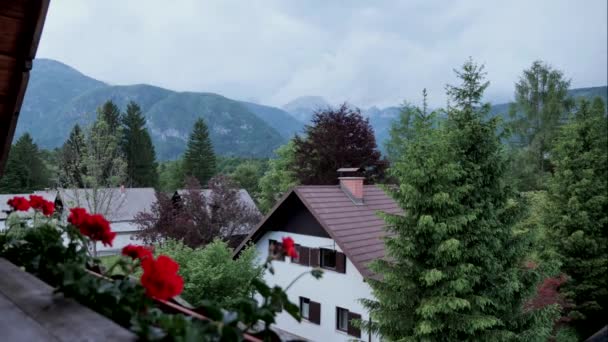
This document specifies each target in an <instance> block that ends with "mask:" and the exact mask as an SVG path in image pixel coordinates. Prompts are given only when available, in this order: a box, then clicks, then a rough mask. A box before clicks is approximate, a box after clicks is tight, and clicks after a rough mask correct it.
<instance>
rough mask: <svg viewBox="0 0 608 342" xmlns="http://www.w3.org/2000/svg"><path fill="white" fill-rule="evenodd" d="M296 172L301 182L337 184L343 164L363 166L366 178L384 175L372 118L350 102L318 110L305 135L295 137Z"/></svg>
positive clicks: (376, 178) (374, 178)
mask: <svg viewBox="0 0 608 342" xmlns="http://www.w3.org/2000/svg"><path fill="white" fill-rule="evenodd" d="M294 151H295V153H294V156H295V157H294V164H293V171H294V172H295V174H296V177H297V179H298V181H299V182H300V183H301V184H314V185H329V184H337V178H338V173H337V171H336V170H338V169H339V168H341V167H360V168H363V169H364V170H365V175H366V177H367V180H368V181H370V182H374V181H376V180H380V179H382V178H383V175H384V170H385V168H386V162H385V161H383V160H381V155H380V151H379V150H378V148H377V146H376V138H375V137H374V131H373V129H372V127H371V125H370V124H369V119H364V118H363V116H362V115H361V111H360V110H359V109H353V108H351V107H349V106H348V105H347V104H342V105H341V106H339V107H338V108H335V109H332V108H328V109H324V110H320V111H317V112H316V113H315V114H314V115H313V118H312V124H311V125H309V126H306V131H305V135H304V136H296V137H295V139H294Z"/></svg>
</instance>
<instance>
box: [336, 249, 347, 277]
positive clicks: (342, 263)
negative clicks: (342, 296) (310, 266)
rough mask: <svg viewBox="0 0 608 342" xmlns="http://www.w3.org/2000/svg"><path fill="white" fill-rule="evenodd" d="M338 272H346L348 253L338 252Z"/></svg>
mask: <svg viewBox="0 0 608 342" xmlns="http://www.w3.org/2000/svg"><path fill="white" fill-rule="evenodd" d="M336 272H338V273H346V255H344V253H340V252H336Z"/></svg>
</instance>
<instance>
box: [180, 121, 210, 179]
mask: <svg viewBox="0 0 608 342" xmlns="http://www.w3.org/2000/svg"><path fill="white" fill-rule="evenodd" d="M183 169H184V175H185V176H192V177H195V178H196V179H197V180H198V181H199V182H200V184H207V182H208V181H209V179H210V178H211V177H212V176H213V175H214V174H215V154H214V153H213V145H212V144H211V139H210V138H209V130H208V129H207V125H205V121H203V119H202V118H200V119H198V120H197V121H196V122H195V123H194V129H193V130H192V133H191V134H190V138H189V139H188V146H187V148H186V153H185V155H184V163H183Z"/></svg>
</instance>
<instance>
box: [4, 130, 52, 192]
mask: <svg viewBox="0 0 608 342" xmlns="http://www.w3.org/2000/svg"><path fill="white" fill-rule="evenodd" d="M48 181H49V171H48V169H47V167H46V165H45V163H44V161H43V160H42V157H41V154H40V151H39V150H38V146H37V145H36V144H35V143H34V140H33V139H32V136H31V135H30V134H29V133H24V134H23V135H22V136H21V137H20V138H19V139H18V140H17V142H16V143H15V145H13V147H12V149H11V151H10V153H9V157H8V161H7V165H6V170H5V172H4V175H3V176H2V178H1V179H0V192H2V193H27V192H32V191H35V190H41V189H44V188H45V187H46V186H48Z"/></svg>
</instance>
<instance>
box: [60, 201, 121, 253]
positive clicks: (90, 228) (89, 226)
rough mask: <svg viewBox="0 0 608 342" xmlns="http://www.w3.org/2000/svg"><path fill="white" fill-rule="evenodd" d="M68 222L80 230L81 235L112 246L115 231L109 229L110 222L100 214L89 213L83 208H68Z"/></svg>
mask: <svg viewBox="0 0 608 342" xmlns="http://www.w3.org/2000/svg"><path fill="white" fill-rule="evenodd" d="M68 222H70V223H71V224H73V225H74V226H76V227H77V228H78V230H80V233H81V234H82V235H85V236H88V237H89V238H90V239H91V240H93V241H101V242H102V243H103V244H104V245H106V246H107V245H109V246H112V241H114V238H115V237H116V233H115V232H113V231H112V230H111V229H110V222H108V220H106V219H105V218H104V217H103V216H102V215H99V214H93V215H91V214H89V213H87V211H86V210H85V209H83V208H72V209H70V216H68Z"/></svg>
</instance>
